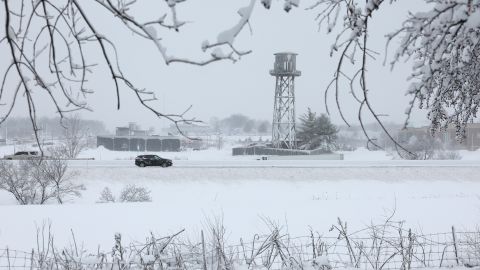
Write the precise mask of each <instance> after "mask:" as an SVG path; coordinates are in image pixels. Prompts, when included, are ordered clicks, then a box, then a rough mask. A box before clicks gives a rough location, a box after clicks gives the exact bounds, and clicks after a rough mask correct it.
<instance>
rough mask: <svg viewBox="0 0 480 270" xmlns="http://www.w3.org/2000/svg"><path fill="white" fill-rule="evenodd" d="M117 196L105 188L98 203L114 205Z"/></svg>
mask: <svg viewBox="0 0 480 270" xmlns="http://www.w3.org/2000/svg"><path fill="white" fill-rule="evenodd" d="M115 201H116V199H115V196H113V194H112V191H111V190H110V188H108V187H105V188H104V189H103V190H102V192H101V193H100V198H98V201H97V202H98V203H112V202H115Z"/></svg>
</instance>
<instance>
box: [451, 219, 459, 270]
mask: <svg viewBox="0 0 480 270" xmlns="http://www.w3.org/2000/svg"><path fill="white" fill-rule="evenodd" d="M452 238H453V248H454V251H455V260H456V261H457V265H458V250H457V238H456V235H455V227H454V226H452Z"/></svg>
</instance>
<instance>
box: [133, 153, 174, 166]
mask: <svg viewBox="0 0 480 270" xmlns="http://www.w3.org/2000/svg"><path fill="white" fill-rule="evenodd" d="M172 164H173V163H172V160H171V159H166V158H161V157H159V156H157V155H140V156H138V157H136V158H135V165H137V166H138V167H146V166H161V167H164V168H165V167H170V166H172Z"/></svg>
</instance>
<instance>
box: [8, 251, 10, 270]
mask: <svg viewBox="0 0 480 270" xmlns="http://www.w3.org/2000/svg"><path fill="white" fill-rule="evenodd" d="M7 262H8V270H10V253H9V251H8V247H7Z"/></svg>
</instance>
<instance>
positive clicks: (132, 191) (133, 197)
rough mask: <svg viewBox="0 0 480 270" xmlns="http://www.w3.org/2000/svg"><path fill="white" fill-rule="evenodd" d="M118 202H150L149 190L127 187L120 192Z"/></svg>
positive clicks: (132, 186) (134, 186)
mask: <svg viewBox="0 0 480 270" xmlns="http://www.w3.org/2000/svg"><path fill="white" fill-rule="evenodd" d="M119 201H120V202H151V201H152V198H151V197H150V190H148V189H147V188H145V187H139V186H136V185H127V186H126V187H124V188H123V189H122V191H121V192H120V197H119Z"/></svg>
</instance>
